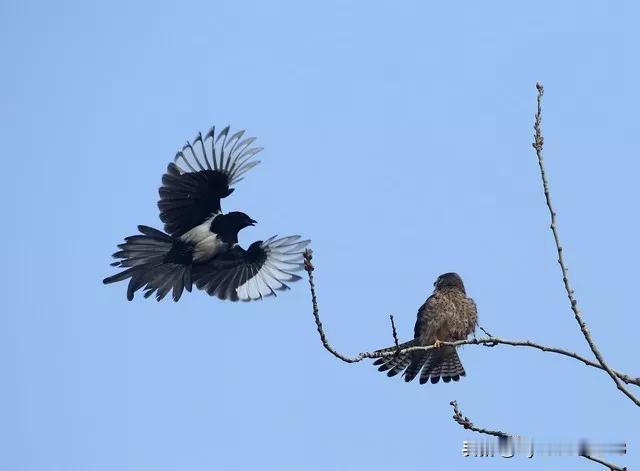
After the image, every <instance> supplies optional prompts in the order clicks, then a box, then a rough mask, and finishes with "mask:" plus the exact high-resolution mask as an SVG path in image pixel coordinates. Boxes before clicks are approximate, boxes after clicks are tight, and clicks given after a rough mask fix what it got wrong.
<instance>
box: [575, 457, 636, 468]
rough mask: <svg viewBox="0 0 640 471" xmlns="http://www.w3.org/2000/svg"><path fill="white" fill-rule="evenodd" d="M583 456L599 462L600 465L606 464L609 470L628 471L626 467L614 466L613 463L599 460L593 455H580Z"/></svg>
mask: <svg viewBox="0 0 640 471" xmlns="http://www.w3.org/2000/svg"><path fill="white" fill-rule="evenodd" d="M580 456H582V457H583V458H586V459H588V460H590V461H594V462H596V463H598V464H601V465H602V466H606V467H607V468H609V469H610V470H611V471H628V469H627V467H626V466H625V467H624V468H621V467H620V466H616V465H615V464H612V463H609V462H608V461H604V460H601V459H599V458H594V457H593V456H590V455H580Z"/></svg>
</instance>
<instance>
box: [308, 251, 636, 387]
mask: <svg viewBox="0 0 640 471" xmlns="http://www.w3.org/2000/svg"><path fill="white" fill-rule="evenodd" d="M312 257H313V252H312V251H311V250H306V251H305V252H304V264H305V269H306V271H307V273H308V275H309V287H310V289H311V301H312V304H313V317H314V319H315V321H316V326H317V328H318V333H319V334H320V341H321V342H322V345H323V346H324V348H326V349H327V351H329V352H330V353H331V354H332V355H334V356H335V357H337V358H339V359H340V360H342V361H344V362H346V363H358V362H361V361H362V360H365V359H375V358H382V357H390V356H394V355H397V354H399V353H406V352H412V351H419V350H425V351H426V350H431V349H432V348H435V347H434V346H433V345H428V346H416V347H408V348H404V349H400V350H395V351H389V352H362V353H359V354H358V355H356V356H354V357H349V356H346V355H343V354H342V353H339V352H338V351H336V350H335V349H334V348H333V347H332V346H331V344H330V343H329V341H328V340H327V336H326V334H325V332H324V328H323V326H322V322H321V321H320V313H319V311H318V300H317V296H316V288H315V281H314V278H313V270H314V267H313V264H312V263H311V259H312ZM441 345H452V346H456V347H457V346H460V345H482V346H485V347H493V346H495V345H510V346H512V347H528V348H533V349H536V350H540V351H543V352H549V353H557V354H559V355H563V356H566V357H569V358H573V359H575V360H578V361H580V362H582V363H584V364H585V365H587V366H591V367H593V368H599V369H602V366H601V365H600V364H598V363H596V362H594V361H591V360H589V359H587V358H585V357H583V356H581V355H579V354H577V353H575V352H570V351H568V350H564V349H562V348H556V347H548V346H546V345H541V344H539V343H535V342H531V341H530V340H508V339H502V338H499V337H489V338H485V339H467V340H458V341H456V342H441ZM614 373H615V374H616V375H617V376H618V377H619V378H620V379H621V380H622V381H624V382H625V383H627V384H635V385H636V386H640V377H638V378H634V377H632V376H629V375H627V374H624V373H620V372H618V371H615V372H614Z"/></svg>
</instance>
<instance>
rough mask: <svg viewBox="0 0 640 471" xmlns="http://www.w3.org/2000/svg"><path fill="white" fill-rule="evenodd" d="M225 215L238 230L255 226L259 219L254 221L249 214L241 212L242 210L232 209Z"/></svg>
mask: <svg viewBox="0 0 640 471" xmlns="http://www.w3.org/2000/svg"><path fill="white" fill-rule="evenodd" d="M232 191H233V189H232ZM225 217H226V219H227V221H228V222H229V224H231V225H232V226H233V227H237V228H238V230H241V229H244V228H245V227H249V226H255V225H256V224H257V221H254V220H253V219H251V218H250V217H249V216H248V215H247V214H245V213H241V212H240V211H231V212H230V213H227V214H225Z"/></svg>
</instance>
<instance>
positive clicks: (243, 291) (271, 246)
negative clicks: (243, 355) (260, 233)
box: [193, 235, 309, 301]
mask: <svg viewBox="0 0 640 471" xmlns="http://www.w3.org/2000/svg"><path fill="white" fill-rule="evenodd" d="M308 244H309V241H308V240H302V241H301V240H300V236H297V235H296V236H289V237H282V238H280V239H278V238H276V237H275V236H274V237H271V238H270V239H268V240H265V241H264V242H262V241H258V242H254V243H253V244H251V246H250V247H249V249H247V250H244V249H243V248H241V247H240V246H235V247H233V248H232V249H231V250H229V251H228V252H226V253H224V254H221V255H219V256H216V257H214V258H213V259H212V260H211V261H210V262H208V263H206V264H202V265H199V266H194V273H193V280H194V282H195V284H196V286H197V287H198V288H199V289H202V290H204V291H206V292H207V293H208V294H210V295H211V296H216V297H218V298H220V299H230V300H232V301H238V300H241V301H254V300H257V299H262V298H264V297H267V296H271V295H276V292H277V291H282V290H287V289H289V286H288V285H287V283H291V282H294V281H297V280H299V279H300V276H298V275H296V274H295V272H297V271H300V270H302V269H303V268H304V262H303V258H302V251H303V249H304V248H305V247H306V246H307V245H308Z"/></svg>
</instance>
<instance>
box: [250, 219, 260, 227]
mask: <svg viewBox="0 0 640 471" xmlns="http://www.w3.org/2000/svg"><path fill="white" fill-rule="evenodd" d="M256 224H258V221H254V220H253V219H249V225H250V226H255V225H256Z"/></svg>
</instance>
